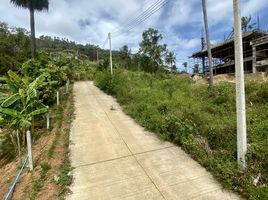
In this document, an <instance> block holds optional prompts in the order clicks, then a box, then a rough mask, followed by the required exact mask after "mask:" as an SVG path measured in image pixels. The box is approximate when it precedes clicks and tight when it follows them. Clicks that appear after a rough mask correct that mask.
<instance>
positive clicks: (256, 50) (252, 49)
mask: <svg viewBox="0 0 268 200" xmlns="http://www.w3.org/2000/svg"><path fill="white" fill-rule="evenodd" d="M202 46H203V47H204V45H202ZM211 52H212V61H213V73H214V74H226V73H234V72H235V64H234V63H235V61H234V60H235V54H234V38H231V39H227V40H225V41H223V42H221V43H218V44H216V45H212V47H211ZM243 57H244V70H245V73H256V72H268V34H267V33H265V32H263V31H260V30H253V31H249V32H245V33H243ZM192 58H193V59H194V62H195V63H196V64H199V66H202V67H203V70H204V71H205V72H208V52H207V49H204V48H203V49H202V50H200V51H198V52H195V53H193V54H192Z"/></svg>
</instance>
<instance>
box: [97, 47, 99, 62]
mask: <svg viewBox="0 0 268 200" xmlns="http://www.w3.org/2000/svg"><path fill="white" fill-rule="evenodd" d="M97 64H99V49H97Z"/></svg>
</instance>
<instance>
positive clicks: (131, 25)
mask: <svg viewBox="0 0 268 200" xmlns="http://www.w3.org/2000/svg"><path fill="white" fill-rule="evenodd" d="M168 1H169V0H157V1H156V2H154V3H153V4H152V5H151V6H150V7H149V8H147V9H146V10H145V11H144V12H143V13H141V14H140V15H139V16H138V17H137V18H135V19H133V20H129V23H128V24H127V26H126V27H125V28H124V29H121V30H118V31H116V32H113V35H114V36H118V35H121V34H122V33H124V32H128V31H130V30H132V29H133V28H135V27H136V26H137V25H139V24H141V23H142V22H144V21H145V20H146V19H148V18H149V17H150V16H152V15H153V14H154V13H156V12H157V11H158V10H160V9H161V8H162V7H164V6H165V5H166V4H167V3H168ZM120 32H121V33H120Z"/></svg>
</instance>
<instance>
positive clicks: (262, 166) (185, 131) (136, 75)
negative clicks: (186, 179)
mask: <svg viewBox="0 0 268 200" xmlns="http://www.w3.org/2000/svg"><path fill="white" fill-rule="evenodd" d="M95 81H96V84H97V86H99V87H100V88H101V89H102V90H104V91H105V92H107V93H109V94H113V95H116V97H117V99H118V101H119V102H120V103H121V104H122V106H123V108H124V110H125V111H126V112H127V113H128V114H129V115H130V116H131V117H133V118H134V119H135V120H136V121H137V122H138V123H139V124H141V125H142V126H144V127H145V128H146V129H148V130H150V131H153V132H155V133H156V134H158V135H159V136H161V137H162V138H164V139H166V140H169V141H172V142H174V143H176V144H179V145H181V146H182V147H183V149H184V150H186V151H187V152H188V153H190V154H191V155H192V156H193V157H194V158H195V159H196V160H198V161H199V162H200V163H201V164H202V165H203V166H205V167H206V168H208V169H209V170H210V171H211V172H212V173H213V174H214V176H215V177H216V178H217V179H218V180H220V181H221V183H222V184H223V185H224V186H225V187H226V188H229V189H233V190H234V191H237V192H239V193H240V194H242V195H243V196H245V197H246V198H249V199H266V198H267V186H266V185H267V183H268V179H267V174H268V171H267V169H268V164H267V157H268V149H267V145H266V144H267V143H268V128H267V127H268V120H267V119H268V103H267V102H268V99H267V97H268V95H267V94H268V92H267V91H268V88H267V87H268V86H267V84H264V83H257V82H254V83H251V82H250V83H247V84H246V97H247V104H248V105H249V106H248V107H247V121H248V122H247V123H248V127H247V128H248V130H247V131H248V144H249V148H248V154H247V161H248V169H247V171H246V172H245V173H240V172H239V171H238V169H237V162H236V156H237V152H236V107H235V86H234V84H231V83H221V84H219V85H216V86H215V87H214V88H213V89H212V90H211V89H208V88H207V87H206V86H202V85H201V86H200V85H195V84H193V82H192V81H191V80H190V79H186V78H178V77H174V76H170V75H166V74H160V73H156V74H148V73H143V72H129V71H118V70H116V71H115V73H114V75H113V76H111V75H110V74H109V73H107V72H99V73H98V75H97V76H96V79H95ZM250 102H251V103H250ZM258 173H260V174H261V179H260V181H259V183H258V184H257V186H254V185H253V184H252V177H256V176H257V175H258Z"/></svg>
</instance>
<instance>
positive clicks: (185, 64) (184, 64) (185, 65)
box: [182, 62, 188, 73]
mask: <svg viewBox="0 0 268 200" xmlns="http://www.w3.org/2000/svg"><path fill="white" fill-rule="evenodd" d="M182 65H183V66H184V68H185V72H186V73H187V65H188V63H187V62H184V63H182Z"/></svg>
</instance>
